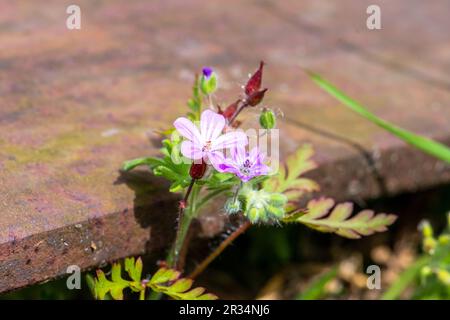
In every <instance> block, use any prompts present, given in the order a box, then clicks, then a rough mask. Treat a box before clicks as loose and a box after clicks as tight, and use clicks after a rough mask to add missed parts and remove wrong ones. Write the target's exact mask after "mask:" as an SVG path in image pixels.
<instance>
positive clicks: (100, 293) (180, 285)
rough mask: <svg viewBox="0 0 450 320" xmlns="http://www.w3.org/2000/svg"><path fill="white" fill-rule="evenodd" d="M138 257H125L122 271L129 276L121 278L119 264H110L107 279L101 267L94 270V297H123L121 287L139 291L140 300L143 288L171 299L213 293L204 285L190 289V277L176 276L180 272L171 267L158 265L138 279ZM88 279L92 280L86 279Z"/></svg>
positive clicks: (199, 297)
mask: <svg viewBox="0 0 450 320" xmlns="http://www.w3.org/2000/svg"><path fill="white" fill-rule="evenodd" d="M142 267H143V265H142V260H141V258H138V259H137V260H135V259H134V258H126V259H125V262H124V269H125V272H126V273H127V274H128V277H129V278H130V280H125V279H123V278H122V265H121V264H120V263H114V264H113V265H112V268H111V279H110V280H109V279H108V278H107V277H106V274H105V273H104V272H103V271H102V270H97V277H96V278H95V279H93V284H92V288H93V292H94V296H95V298H96V299H100V300H104V299H109V298H110V297H111V298H113V299H114V300H123V298H124V290H125V289H130V290H131V291H132V292H135V293H139V298H140V299H141V300H144V299H145V293H146V289H147V288H150V289H151V290H152V291H154V292H159V293H163V294H165V295H167V296H169V297H171V298H173V299H179V300H214V299H217V297H216V296H215V295H213V294H211V293H204V292H205V289H204V288H200V287H199V288H194V289H192V283H193V281H192V280H191V279H187V278H180V272H178V271H176V270H173V269H166V268H161V269H159V270H158V271H157V272H156V273H155V274H154V275H153V277H151V278H150V279H142ZM90 282H91V283H92V280H90Z"/></svg>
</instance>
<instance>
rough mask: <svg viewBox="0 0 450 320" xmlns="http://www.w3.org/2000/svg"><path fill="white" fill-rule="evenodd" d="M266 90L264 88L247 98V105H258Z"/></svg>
mask: <svg viewBox="0 0 450 320" xmlns="http://www.w3.org/2000/svg"><path fill="white" fill-rule="evenodd" d="M267 90H268V89H267V88H266V89H262V90H260V91H257V92H255V93H253V94H252V95H251V96H249V97H248V98H247V104H248V105H249V106H251V107H254V106H256V105H258V104H259V103H260V102H261V101H262V100H263V99H264V95H265V94H266V91H267Z"/></svg>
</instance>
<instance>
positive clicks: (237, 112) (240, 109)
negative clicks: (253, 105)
mask: <svg viewBox="0 0 450 320" xmlns="http://www.w3.org/2000/svg"><path fill="white" fill-rule="evenodd" d="M247 106H248V103H247V102H244V103H243V104H241V105H240V106H239V108H237V110H236V112H235V113H234V114H233V116H232V117H231V118H230V120H229V121H228V124H229V125H231V124H232V123H233V122H234V120H236V118H237V116H238V115H239V113H241V111H242V110H244V109H245V107H247Z"/></svg>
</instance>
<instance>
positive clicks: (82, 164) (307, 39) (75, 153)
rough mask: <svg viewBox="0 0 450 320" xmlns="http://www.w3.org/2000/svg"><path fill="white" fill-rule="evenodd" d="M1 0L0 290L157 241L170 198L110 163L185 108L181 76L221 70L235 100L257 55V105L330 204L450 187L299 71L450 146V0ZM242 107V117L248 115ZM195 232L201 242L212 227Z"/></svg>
mask: <svg viewBox="0 0 450 320" xmlns="http://www.w3.org/2000/svg"><path fill="white" fill-rule="evenodd" d="M77 3H78V4H79V5H80V7H81V9H82V29H81V30H79V31H69V30H67V29H66V28H65V19H66V17H67V15H66V13H65V9H66V7H67V5H68V4H69V3H66V2H65V1H56V0H54V1H43V0H39V1H31V0H30V1H7V0H0V49H1V50H0V214H1V216H0V292H3V291H7V290H11V289H15V288H19V287H22V286H25V285H30V284H33V283H38V282H41V281H45V280H48V279H51V278H54V277H56V276H58V275H62V274H64V273H65V270H66V268H67V266H69V265H71V264H77V265H79V266H80V267H82V268H84V269H86V268H89V267H92V266H95V265H98V264H101V263H103V262H108V261H111V260H114V259H118V258H120V257H124V256H127V255H131V254H141V253H143V252H144V251H146V250H147V251H149V250H153V249H155V248H161V247H163V246H164V245H165V243H167V240H168V239H170V237H171V234H172V233H173V228H174V215H173V214H174V211H175V210H173V209H174V208H173V197H171V196H170V195H168V194H167V193H166V192H165V191H164V187H165V186H164V184H163V183H161V182H160V181H155V180H154V178H152V177H151V176H150V175H149V174H148V173H146V172H137V173H133V174H128V175H124V174H121V173H120V172H119V171H118V169H119V168H120V166H121V163H122V162H123V161H124V160H126V159H130V158H133V157H137V156H143V155H146V154H155V152H156V149H155V147H153V146H152V145H151V144H150V143H149V141H148V137H147V134H148V132H149V131H150V130H151V129H152V128H164V127H165V126H167V125H168V124H170V123H171V122H172V121H173V120H174V118H175V117H176V115H177V114H180V113H182V112H183V110H185V109H184V108H185V101H186V99H187V98H188V97H189V94H190V88H189V87H190V83H191V80H192V77H193V72H194V71H196V70H199V68H201V66H203V65H212V66H214V67H216V68H217V69H218V71H219V73H220V75H221V79H220V82H221V85H222V87H223V88H224V90H223V91H221V92H220V93H219V94H218V96H217V99H218V101H219V102H223V103H222V104H226V103H227V102H230V100H231V99H232V98H234V97H235V96H236V95H237V94H238V91H239V86H240V85H241V84H242V82H243V81H244V79H245V77H246V74H247V73H248V72H250V71H253V69H254V68H255V67H256V65H257V62H258V61H259V60H260V59H264V60H265V61H266V62H267V64H268V65H267V72H266V76H265V83H266V85H267V86H268V87H269V88H270V91H269V93H268V94H267V100H266V103H267V105H269V106H271V107H275V108H278V107H279V108H280V109H282V110H283V112H284V114H285V118H284V120H282V121H281V123H280V127H281V130H282V148H283V152H284V153H285V154H287V153H288V152H290V151H293V150H295V148H296V147H297V146H299V145H300V144H301V143H303V142H311V143H313V144H314V145H315V147H316V149H317V156H316V160H317V161H318V162H319V163H320V167H319V168H318V169H317V170H316V171H315V172H313V173H312V176H314V177H315V178H316V179H317V180H318V181H319V182H321V184H322V186H323V190H324V192H325V193H327V194H330V195H332V196H335V197H337V198H339V199H344V198H346V199H354V200H359V199H364V198H371V197H377V196H380V195H392V194H395V193H400V192H405V191H415V190H419V189H424V188H428V187H431V186H436V185H438V184H443V183H448V182H449V181H450V169H449V167H448V166H446V165H444V164H443V163H441V162H439V161H436V160H434V159H432V158H430V157H428V156H426V155H423V154H422V153H420V152H416V151H414V150H411V149H410V148H408V147H406V146H405V145H404V144H403V143H402V142H400V141H398V140H397V139H395V138H394V137H392V136H390V135H389V134H387V133H385V132H383V131H382V130H381V129H379V128H377V127H375V126H373V125H371V124H368V123H367V122H365V121H364V120H362V119H360V118H358V117H357V116H355V115H354V114H352V113H351V112H349V111H347V110H346V109H345V108H343V107H340V106H338V103H337V102H336V101H334V100H333V99H331V98H329V97H328V96H327V95H326V94H325V93H323V92H322V91H320V90H319V89H318V88H317V87H315V86H314V85H313V84H312V83H311V82H310V81H309V80H308V79H307V77H306V76H305V75H304V74H303V73H302V72H301V69H300V66H303V67H307V68H310V69H314V70H316V71H318V72H320V73H322V74H324V75H325V76H326V77H327V78H329V79H330V80H332V81H333V82H335V83H337V84H338V85H339V86H340V87H342V88H343V89H345V90H346V91H347V92H348V93H349V94H351V95H353V96H355V97H357V98H358V100H359V101H361V102H363V103H365V104H367V105H368V106H370V108H371V110H372V111H373V112H375V113H376V114H378V115H380V116H382V117H384V118H385V119H387V120H390V121H393V122H395V123H397V124H398V125H400V126H404V127H405V128H408V129H410V130H413V131H415V132H418V133H420V134H424V135H427V136H430V137H434V138H436V139H440V140H441V141H443V142H446V143H447V144H449V143H450V106H449V105H450V76H449V75H450V59H449V56H450V35H449V33H448V30H450V20H449V19H448V18H447V13H448V12H449V10H450V3H449V2H448V1H447V0H436V1H433V2H425V1H419V0H415V1H413V0H403V1H400V0H398V1H387V0H384V1H378V3H379V5H380V6H381V7H382V23H383V29H382V30H377V31H369V30H367V29H366V27H365V21H366V17H367V15H366V13H365V12H366V8H367V6H368V5H369V4H371V1H365V0H364V1H351V0H343V1H336V2H332V1H318V0H308V1H307V0H302V1H298V0H288V1H227V2H226V5H224V2H223V1H195V0H193V1H184V0H177V1H175V0H173V1H144V0H133V1H125V0H124V1H106V0H103V1H88V0H84V1H77ZM255 115H256V111H255V113H249V114H247V115H246V116H247V118H248V119H249V121H252V120H253V121H255ZM211 221H213V220H211V219H208V220H207V221H204V224H203V226H204V227H203V228H204V232H203V233H204V234H214V233H215V232H218V230H220V226H221V225H220V222H214V221H213V222H211Z"/></svg>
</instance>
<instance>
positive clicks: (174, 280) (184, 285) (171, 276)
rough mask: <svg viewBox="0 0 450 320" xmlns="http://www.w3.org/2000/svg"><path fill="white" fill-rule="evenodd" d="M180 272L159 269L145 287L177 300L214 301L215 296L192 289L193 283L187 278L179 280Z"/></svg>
mask: <svg viewBox="0 0 450 320" xmlns="http://www.w3.org/2000/svg"><path fill="white" fill-rule="evenodd" d="M179 277H180V272H179V271H176V270H173V269H167V268H161V269H159V270H158V271H157V272H156V273H155V274H154V275H153V277H152V278H151V279H150V281H149V282H148V283H147V286H148V287H149V288H151V289H152V290H153V291H156V292H161V293H164V294H166V295H168V296H169V297H171V298H173V299H177V300H215V299H217V296H215V295H213V294H211V293H205V289H204V288H201V287H198V288H194V289H192V284H193V281H192V280H191V279H187V278H179Z"/></svg>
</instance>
